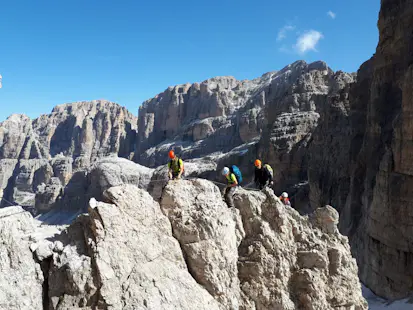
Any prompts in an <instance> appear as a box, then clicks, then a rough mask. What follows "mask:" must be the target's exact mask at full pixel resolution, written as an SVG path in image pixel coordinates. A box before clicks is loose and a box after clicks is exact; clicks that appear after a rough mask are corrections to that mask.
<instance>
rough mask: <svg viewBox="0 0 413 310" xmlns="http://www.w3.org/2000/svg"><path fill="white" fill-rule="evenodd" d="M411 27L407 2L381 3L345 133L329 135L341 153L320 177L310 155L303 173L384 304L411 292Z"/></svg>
mask: <svg viewBox="0 0 413 310" xmlns="http://www.w3.org/2000/svg"><path fill="white" fill-rule="evenodd" d="M412 25H413V1H411V0H402V1H391V0H382V1H381V11H380V16H379V23H378V27H379V32H380V40H379V44H378V46H377V50H376V54H375V55H374V56H373V57H372V59H370V60H369V61H368V62H366V63H365V64H363V66H362V67H361V68H360V70H359V73H358V78H357V83H356V84H355V85H353V86H352V87H351V91H350V98H349V103H350V107H349V109H347V111H349V117H348V118H347V119H346V118H343V117H340V118H339V119H341V120H339V124H341V123H342V124H344V125H346V123H349V124H350V126H351V128H352V130H351V132H350V134H349V133H348V131H347V130H345V129H344V130H343V131H342V132H339V133H338V134H333V135H331V137H332V141H333V143H334V144H335V145H341V147H343V149H344V151H343V152H342V155H340V156H337V160H336V161H335V163H333V162H329V163H328V161H324V163H325V167H326V168H325V169H322V170H320V172H321V173H322V175H320V173H317V172H315V171H316V169H317V167H319V166H320V165H321V164H323V160H320V158H317V155H313V157H314V160H315V161H314V162H315V163H316V164H315V166H314V167H312V169H311V172H310V183H311V184H310V186H311V188H312V193H311V196H312V202H314V203H315V204H317V203H319V202H320V200H319V199H321V201H323V200H329V199H330V200H331V201H332V202H334V204H335V206H337V207H338V209H339V210H340V212H341V228H342V230H343V231H344V233H346V234H349V235H350V237H351V240H352V245H353V251H354V253H355V255H356V257H357V259H358V263H359V266H360V277H361V280H362V281H363V282H364V283H365V284H366V285H367V286H368V287H369V288H371V289H372V290H373V291H374V292H375V293H377V294H379V295H381V296H384V297H387V298H402V297H405V296H408V295H410V294H411V291H412V287H413V269H412V264H411V261H412V260H413V251H412V249H411V244H412V241H413V239H412V236H413V230H412V227H413V226H412V223H413V215H412V201H413V198H412V197H411V196H412V191H411V187H412V185H413V169H412V164H411V157H412V147H411V145H412V140H413V138H412V125H411V124H412V111H413V100H412V82H413V80H412V77H413V53H412V51H413V36H412ZM326 126H328V122H327V123H326ZM328 127H330V128H331V129H332V126H328ZM340 127H341V126H340ZM331 129H330V130H331ZM324 135H325V133H324ZM327 137H328V136H327ZM340 138H342V140H341V141H340V140H339V139H340ZM343 153H344V154H343ZM327 154H328V155H331V154H333V158H335V157H336V155H334V154H335V153H334V151H331V150H327V152H325V153H324V160H325V158H326V157H327V156H326V155H327ZM321 156H323V155H321ZM347 156H348V159H347V158H346V157H347ZM345 162H348V163H349V164H347V165H345V164H343V163H345ZM322 176H323V177H324V180H326V181H327V182H326V183H323V181H320V180H322V179H323V178H322ZM343 180H344V183H340V182H341V181H343ZM337 184H342V185H339V186H338V187H337V186H335V185H337ZM347 187H348V190H347ZM328 188H330V189H331V191H326V189H328ZM346 191H349V195H348V196H346V195H343V194H344V193H345V192H346ZM321 193H323V194H321ZM322 195H325V196H324V197H322ZM320 197H321V198H320Z"/></svg>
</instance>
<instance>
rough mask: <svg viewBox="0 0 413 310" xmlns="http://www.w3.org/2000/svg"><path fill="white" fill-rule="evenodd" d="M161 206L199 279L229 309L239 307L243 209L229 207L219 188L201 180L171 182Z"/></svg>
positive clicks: (191, 271)
mask: <svg viewBox="0 0 413 310" xmlns="http://www.w3.org/2000/svg"><path fill="white" fill-rule="evenodd" d="M161 207H162V211H163V212H164V214H166V215H167V216H168V218H169V220H170V221H171V224H172V229H173V234H174V237H175V238H176V239H177V240H178V241H179V243H180V244H181V248H182V250H183V252H184V255H185V258H186V262H187V264H188V269H189V271H190V273H191V274H192V275H193V277H194V278H195V280H196V281H197V282H198V283H200V284H201V285H202V286H204V287H205V288H206V289H207V290H208V292H209V293H210V294H211V295H212V296H214V297H215V298H216V299H217V300H218V301H219V302H220V303H221V304H223V305H224V306H225V309H239V306H240V305H239V300H240V286H239V280H238V268H237V263H238V246H239V243H240V241H241V240H240V238H242V237H243V228H242V224H241V218H240V216H239V212H237V211H236V210H231V209H228V207H227V206H226V204H225V202H223V200H222V199H220V191H219V189H218V188H217V187H216V186H214V185H213V184H212V183H211V182H208V181H206V180H201V179H195V180H191V181H171V182H169V183H168V185H167V186H166V187H165V189H164V192H163V195H162V200H161ZM237 232H238V234H237ZM237 235H239V236H238V237H237Z"/></svg>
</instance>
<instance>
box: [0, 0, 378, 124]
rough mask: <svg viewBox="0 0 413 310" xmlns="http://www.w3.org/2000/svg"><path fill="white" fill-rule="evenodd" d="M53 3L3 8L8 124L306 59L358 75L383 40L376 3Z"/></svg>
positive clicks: (1, 57) (132, 104)
mask: <svg viewBox="0 0 413 310" xmlns="http://www.w3.org/2000/svg"><path fill="white" fill-rule="evenodd" d="M47 4H48V5H45V6H40V5H38V4H36V3H32V2H30V1H22V2H19V3H13V2H8V3H5V4H4V5H3V6H2V11H1V12H0V34H1V36H2V40H3V44H2V48H1V49H0V74H2V76H3V88H2V89H1V90H0V106H1V107H2V109H1V110H0V121H2V120H4V119H5V118H7V116H8V115H10V114H12V113H24V114H26V115H28V116H29V117H31V118H34V117H37V116H38V115H40V114H44V113H50V111H51V109H52V108H53V107H54V106H56V105H58V104H63V103H67V102H76V101H90V100H94V99H107V100H110V101H113V102H117V103H119V104H120V105H122V106H125V107H127V108H128V109H129V110H130V111H131V112H132V113H133V114H135V115H136V114H137V111H138V107H139V106H140V104H141V103H142V102H143V101H145V100H147V99H150V98H152V97H154V96H155V95H156V94H158V93H160V92H162V91H163V90H165V89H166V88H167V87H168V86H173V85H177V84H184V83H194V82H201V81H203V80H206V79H208V78H212V77H215V76H234V77H235V78H237V79H238V80H243V79H253V78H256V77H259V76H261V75H262V74H263V73H265V72H268V71H275V70H280V69H281V68H283V67H284V66H286V65H288V64H290V63H293V62H294V61H296V60H298V59H303V60H305V61H307V62H313V61H315V60H323V61H325V62H326V63H327V64H328V65H329V66H330V67H331V68H332V69H333V70H343V71H346V72H354V71H356V70H357V69H358V67H359V66H360V65H361V63H362V62H364V61H365V60H366V59H368V58H369V57H371V55H372V54H373V53H374V50H375V47H376V44H377V41H378V35H377V34H378V32H377V28H376V20H377V16H378V10H379V1H375V0H367V1H364V2H363V3H359V2H356V1H355V0H351V1H348V2H346V3H329V2H328V1H320V2H319V3H316V4H314V3H307V2H306V1H302V0H297V1H292V2H291V3H288V4H286V3H283V2H281V1H267V0H261V1H259V2H257V3H248V2H235V1H226V2H218V1H215V0H214V1H211V2H208V3H196V4H194V3H193V2H189V1H182V2H180V3H179V4H176V3H169V2H167V1H159V2H157V3H156V4H150V3H143V4H139V3H136V2H134V1H125V2H122V4H117V5H114V4H113V2H111V1H100V2H99V5H97V4H95V3H92V2H90V3H84V2H82V1H72V2H70V3H54V2H52V1H47ZM148 12H149V13H148ZM353 21H358V22H357V23H355V22H353Z"/></svg>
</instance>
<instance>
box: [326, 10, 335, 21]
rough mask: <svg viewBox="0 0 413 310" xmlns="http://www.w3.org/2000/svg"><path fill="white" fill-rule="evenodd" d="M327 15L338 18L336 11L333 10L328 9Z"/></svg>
mask: <svg viewBox="0 0 413 310" xmlns="http://www.w3.org/2000/svg"><path fill="white" fill-rule="evenodd" d="M327 15H328V16H329V17H330V18H331V19H335V18H336V13H334V12H333V11H328V12H327Z"/></svg>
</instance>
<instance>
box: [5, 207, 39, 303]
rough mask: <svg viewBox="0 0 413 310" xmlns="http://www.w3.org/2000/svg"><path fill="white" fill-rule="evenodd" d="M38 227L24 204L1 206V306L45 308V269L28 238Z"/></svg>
mask: <svg viewBox="0 0 413 310" xmlns="http://www.w3.org/2000/svg"><path fill="white" fill-rule="evenodd" d="M35 227H36V225H35V222H34V220H33V218H32V216H31V215H30V213H28V212H26V211H24V210H23V209H22V208H21V207H8V208H3V209H0V270H1V276H0V309H10V310H12V309H27V310H39V309H43V297H42V294H43V273H42V270H41V269H40V266H39V265H38V264H37V263H36V262H35V261H34V260H33V255H32V253H31V252H30V248H29V244H30V243H29V240H28V238H27V236H28V235H29V234H30V233H32V232H34V230H35Z"/></svg>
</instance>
